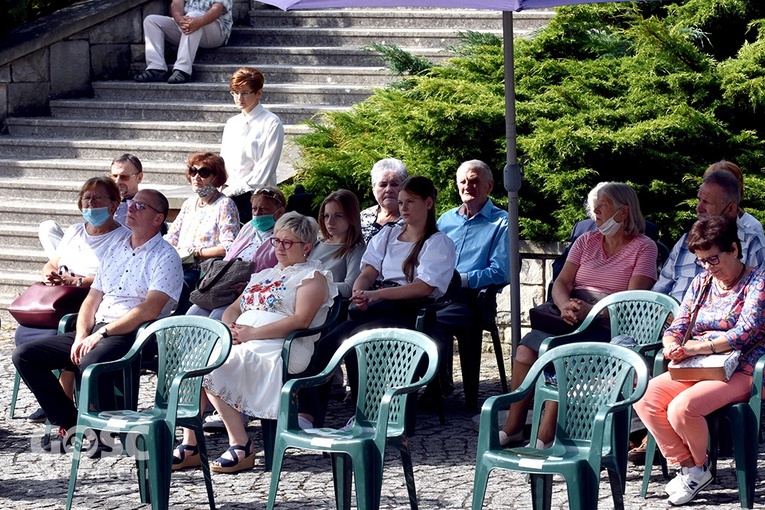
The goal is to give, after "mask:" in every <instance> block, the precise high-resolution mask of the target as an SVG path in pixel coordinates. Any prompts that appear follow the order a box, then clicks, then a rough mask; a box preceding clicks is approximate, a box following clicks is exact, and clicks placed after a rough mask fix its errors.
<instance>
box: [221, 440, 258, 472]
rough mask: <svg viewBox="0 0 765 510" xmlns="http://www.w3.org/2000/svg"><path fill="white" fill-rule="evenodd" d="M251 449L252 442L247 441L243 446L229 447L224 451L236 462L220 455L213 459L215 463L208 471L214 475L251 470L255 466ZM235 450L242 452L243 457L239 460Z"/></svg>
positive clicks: (253, 453)
mask: <svg viewBox="0 0 765 510" xmlns="http://www.w3.org/2000/svg"><path fill="white" fill-rule="evenodd" d="M251 448H252V441H250V440H248V441H247V444H246V445H244V446H239V445H238V444H235V445H233V446H230V447H229V448H228V450H226V451H227V452H228V453H230V454H231V457H232V458H233V459H236V460H231V459H227V458H225V457H223V456H222V455H221V456H220V457H218V458H217V459H215V463H214V464H213V465H211V466H210V471H213V472H215V473H238V472H239V471H244V470H245V469H252V468H253V467H254V466H255V452H254V451H253V452H252V453H250V449H251ZM237 450H240V451H243V452H244V455H245V456H244V457H243V458H241V459H240V458H239V456H238V455H237V454H236V451H237Z"/></svg>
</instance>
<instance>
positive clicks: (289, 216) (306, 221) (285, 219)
mask: <svg viewBox="0 0 765 510" xmlns="http://www.w3.org/2000/svg"><path fill="white" fill-rule="evenodd" d="M285 228H286V229H288V230H290V231H292V233H293V234H295V235H296V236H297V237H299V238H300V240H301V241H303V242H304V243H306V244H310V245H311V246H316V242H317V241H318V238H319V224H318V223H316V220H315V219H313V218H311V217H309V216H303V215H302V214H300V213H299V212H295V211H290V212H288V213H285V214H284V215H282V217H281V218H279V219H278V220H276V225H274V233H276V232H278V231H280V230H282V229H285Z"/></svg>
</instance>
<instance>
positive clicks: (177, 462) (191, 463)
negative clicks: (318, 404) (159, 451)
mask: <svg viewBox="0 0 765 510" xmlns="http://www.w3.org/2000/svg"><path fill="white" fill-rule="evenodd" d="M186 452H191V453H189V454H188V455H187V454H186ZM175 454H177V456H176V455H175ZM201 465H202V458H201V457H200V456H199V446H198V445H194V446H191V445H188V444H179V445H178V446H176V447H175V450H174V452H173V471H178V470H180V469H186V468H190V467H199V466H201Z"/></svg>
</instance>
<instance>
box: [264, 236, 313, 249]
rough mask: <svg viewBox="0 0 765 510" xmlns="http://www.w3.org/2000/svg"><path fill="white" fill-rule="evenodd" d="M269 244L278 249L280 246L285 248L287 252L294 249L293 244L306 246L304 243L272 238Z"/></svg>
mask: <svg viewBox="0 0 765 510" xmlns="http://www.w3.org/2000/svg"><path fill="white" fill-rule="evenodd" d="M269 242H270V243H271V246H273V247H274V248H278V247H279V245H282V246H284V249H285V250H289V249H290V248H292V245H293V244H305V243H304V242H303V241H291V240H289V239H279V238H278V237H272V238H270V239H269Z"/></svg>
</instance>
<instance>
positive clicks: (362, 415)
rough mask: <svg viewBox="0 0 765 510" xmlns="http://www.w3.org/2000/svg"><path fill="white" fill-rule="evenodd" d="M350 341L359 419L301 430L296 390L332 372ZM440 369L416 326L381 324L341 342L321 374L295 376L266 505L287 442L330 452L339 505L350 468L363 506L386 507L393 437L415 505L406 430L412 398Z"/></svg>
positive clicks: (283, 409)
mask: <svg viewBox="0 0 765 510" xmlns="http://www.w3.org/2000/svg"><path fill="white" fill-rule="evenodd" d="M351 349H353V350H355V352H356V355H357V357H358V362H359V389H358V396H357V400H356V413H355V416H354V418H355V421H354V424H353V426H352V427H351V428H349V429H347V430H345V429H340V430H335V429H329V428H321V429H311V430H308V431H304V430H302V429H301V428H300V427H299V426H298V419H297V413H298V405H297V404H298V402H297V395H298V392H299V391H300V390H301V389H303V388H306V387H310V386H318V385H321V384H324V383H326V382H328V381H329V380H330V379H331V378H332V374H333V372H334V370H335V368H336V367H337V366H338V365H339V364H340V362H341V361H342V360H343V358H344V357H345V356H346V355H347V354H348V352H349V351H351ZM423 356H427V370H426V371H425V374H424V375H423V376H422V377H421V378H420V379H419V380H418V381H416V382H413V381H414V378H415V374H416V372H417V368H418V365H419V364H420V362H421V361H423V359H422V358H423ZM437 370H438V350H437V348H436V344H435V342H433V340H431V339H430V337H428V336H427V335H425V334H423V333H419V332H417V331H411V330H407V329H396V328H383V329H373V330H369V331H364V332H362V333H359V334H357V335H354V336H352V337H351V338H349V339H348V340H346V341H345V342H343V344H342V345H341V346H340V348H339V349H338V350H337V352H336V353H335V355H334V356H333V357H332V359H331V360H330V362H329V365H327V367H326V368H325V369H324V370H323V371H322V372H321V373H320V374H318V375H316V376H313V377H307V378H304V379H293V380H291V381H289V382H287V384H285V385H284V387H283V388H282V395H281V403H280V408H279V422H278V425H277V436H276V448H275V451H274V462H273V470H272V472H271V487H270V490H269V493H268V509H269V510H271V509H273V507H274V503H275V501H276V492H277V488H278V485H279V474H280V472H281V469H282V461H283V460H284V453H285V451H286V450H287V448H301V449H304V450H316V451H320V452H327V453H329V454H330V456H331V458H332V474H333V477H334V481H335V500H336V503H337V508H338V509H344V510H347V509H350V504H351V472H353V476H355V478H356V502H357V505H358V508H359V510H376V509H378V508H379V507H380V491H381V489H382V473H383V459H384V458H385V445H386V443H387V442H388V441H390V442H391V444H392V445H393V446H395V447H396V448H397V449H398V450H399V451H400V453H401V462H402V464H403V467H404V476H405V479H406V487H407V491H408V493H409V504H410V506H411V508H412V509H414V510H416V509H417V494H416V491H415V486H414V471H413V470H412V458H411V454H410V452H409V440H408V439H407V437H406V436H405V428H406V412H407V405H406V404H407V400H408V399H409V397H410V395H412V394H414V395H415V396H416V394H417V391H418V390H419V389H420V388H422V387H424V386H425V385H426V384H427V383H428V382H429V381H430V380H431V379H432V378H433V377H434V376H435V375H436V372H437Z"/></svg>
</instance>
